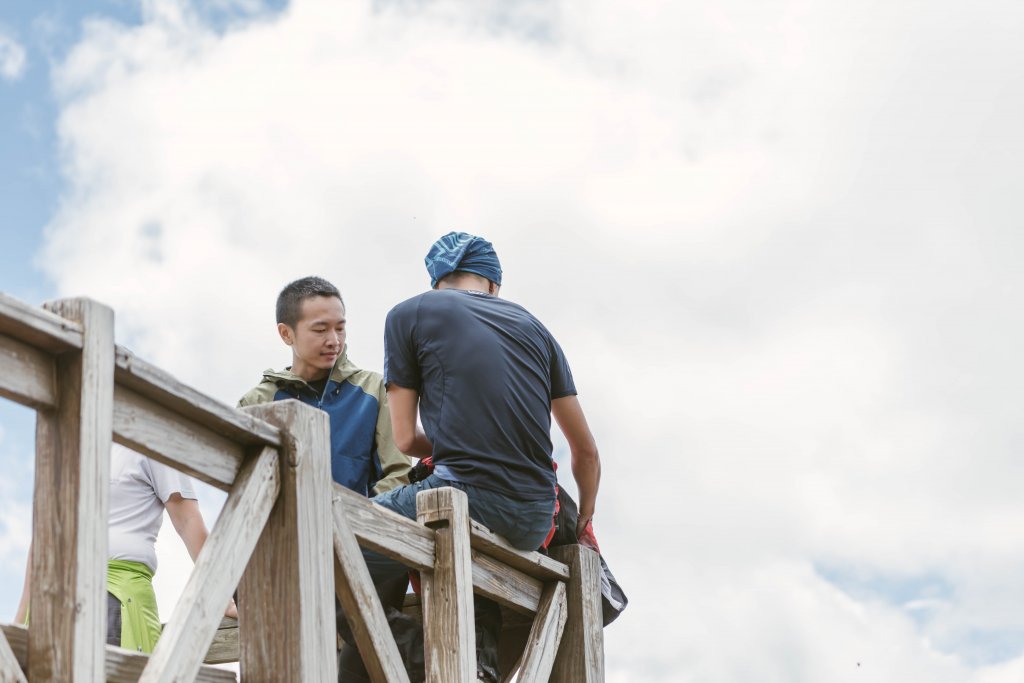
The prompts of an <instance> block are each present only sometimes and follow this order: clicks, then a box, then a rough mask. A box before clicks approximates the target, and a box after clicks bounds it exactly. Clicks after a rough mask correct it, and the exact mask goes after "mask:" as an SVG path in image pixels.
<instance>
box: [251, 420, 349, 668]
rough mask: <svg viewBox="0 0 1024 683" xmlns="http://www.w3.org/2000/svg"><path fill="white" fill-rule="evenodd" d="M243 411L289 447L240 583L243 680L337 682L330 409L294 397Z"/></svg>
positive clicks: (282, 456)
mask: <svg viewBox="0 0 1024 683" xmlns="http://www.w3.org/2000/svg"><path fill="white" fill-rule="evenodd" d="M245 411H246V412H248V413H249V414H251V415H253V416H255V417H257V418H259V419H261V420H265V421H266V422H268V423H270V424H272V425H274V426H275V427H277V428H278V429H279V430H281V432H282V434H283V435H286V436H287V439H286V441H287V443H289V444H293V445H294V450H293V451H292V452H290V453H288V454H287V456H286V454H284V453H282V454H281V457H280V461H281V494H280V496H279V497H278V499H277V504H276V505H275V506H274V509H273V511H272V512H271V513H270V517H269V519H268V520H267V523H266V526H265V528H264V529H263V533H262V535H261V536H260V539H259V543H258V544H257V545H256V548H255V549H254V550H253V553H252V557H251V559H250V560H249V565H248V567H246V570H245V575H244V577H243V578H242V582H241V585H240V586H239V615H238V616H239V627H240V636H241V639H240V643H239V646H240V649H239V663H240V666H241V672H242V678H243V679H244V680H245V681H247V683H263V682H265V683H291V682H294V683H299V682H300V681H334V680H337V678H338V670H337V666H338V664H337V644H336V639H335V623H334V559H333V543H332V536H333V533H332V524H331V522H332V520H331V485H330V482H331V443H330V426H329V421H328V416H327V413H325V412H324V411H322V410H317V409H316V408H313V407H312V406H307V405H305V404H303V403H301V402H299V401H295V400H287V401H275V402H274V403H269V404H265V405H258V406H252V407H250V408H246V409H245Z"/></svg>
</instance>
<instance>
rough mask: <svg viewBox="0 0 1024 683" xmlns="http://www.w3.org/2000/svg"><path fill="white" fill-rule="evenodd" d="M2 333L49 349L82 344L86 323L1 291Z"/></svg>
mask: <svg viewBox="0 0 1024 683" xmlns="http://www.w3.org/2000/svg"><path fill="white" fill-rule="evenodd" d="M0 334H4V335H7V336H9V337H12V338H14V339H17V340H19V341H22V342H24V343H26V344H28V345H29V346H33V347H35V348H37V349H41V350H43V351H47V352H49V353H63V352H65V351H76V350H79V349H81V348H82V324H81V321H79V320H71V319H67V318H64V317H63V316H61V315H60V314H58V313H55V312H53V311H52V309H51V310H45V309H42V308H37V307H35V306H31V305H29V304H26V303H25V302H23V301H19V300H18V299H15V298H14V297H12V296H9V295H7V294H4V293H3V292H0Z"/></svg>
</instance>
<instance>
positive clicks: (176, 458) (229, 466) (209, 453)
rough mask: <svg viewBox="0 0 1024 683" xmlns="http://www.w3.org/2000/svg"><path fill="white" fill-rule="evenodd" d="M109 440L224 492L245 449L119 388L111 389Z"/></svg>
mask: <svg viewBox="0 0 1024 683" xmlns="http://www.w3.org/2000/svg"><path fill="white" fill-rule="evenodd" d="M114 440H115V441H116V442H117V443H120V444H122V445H124V446H127V447H128V448H131V449H132V450H134V451H138V452H139V453H143V454H144V455H147V456H149V457H151V458H153V459H154V460H157V461H159V462H162V463H164V464H166V465H169V466H171V467H173V468H175V469H178V470H181V471H183V472H185V473H186V474H189V475H190V476H193V477H195V478H196V479H199V480H201V481H205V482H206V483H207V484H210V485H211V486H215V487H217V488H219V489H221V490H224V491H228V490H230V489H231V484H232V483H233V482H234V481H235V477H236V476H237V475H238V470H239V468H240V467H241V466H242V461H243V460H244V458H245V454H246V450H247V449H246V447H245V446H242V445H241V444H239V443H238V442H236V441H234V440H232V439H229V438H227V437H224V436H222V435H221V434H219V433H218V432H215V431H213V430H211V429H210V428H208V427H206V426H204V425H202V424H200V423H197V422H194V421H191V420H187V419H185V418H182V417H181V416H180V415H179V414H177V413H174V412H172V411H171V410H169V409H167V408H165V407H164V406H162V405H160V404H159V403H157V402H155V401H153V400H152V399H149V398H146V397H145V396H143V395H142V394H140V393H138V392H136V391H134V390H132V389H129V388H127V387H123V386H117V387H115V388H114Z"/></svg>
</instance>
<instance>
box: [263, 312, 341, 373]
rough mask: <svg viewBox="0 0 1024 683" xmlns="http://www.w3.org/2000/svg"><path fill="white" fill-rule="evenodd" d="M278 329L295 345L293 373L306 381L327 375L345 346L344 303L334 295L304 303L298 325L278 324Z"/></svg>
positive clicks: (293, 347) (293, 348) (287, 340)
mask: <svg viewBox="0 0 1024 683" xmlns="http://www.w3.org/2000/svg"><path fill="white" fill-rule="evenodd" d="M277 331H278V332H279V333H280V335H281V339H282V340H284V343H285V344H288V346H290V347H292V372H294V373H295V374H296V375H298V376H299V377H302V378H303V379H305V380H316V379H321V378H323V377H326V376H327V374H328V373H330V371H331V368H333V367H334V362H335V361H336V360H338V356H340V355H341V352H342V350H343V349H344V348H345V306H344V305H343V304H342V303H341V300H340V299H338V298H337V297H333V296H316V297H310V298H309V299H306V300H304V301H303V302H302V308H301V315H300V317H299V321H298V322H297V323H295V327H294V328H292V327H289V326H288V325H285V324H284V323H279V324H278V326H277Z"/></svg>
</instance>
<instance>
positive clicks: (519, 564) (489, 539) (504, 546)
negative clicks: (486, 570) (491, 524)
mask: <svg viewBox="0 0 1024 683" xmlns="http://www.w3.org/2000/svg"><path fill="white" fill-rule="evenodd" d="M470 533H471V534H472V535H471V542H472V545H473V549H474V550H478V551H480V552H482V553H485V554H487V555H490V556H491V557H493V558H494V559H496V560H501V561H502V562H503V563H504V564H507V565H508V566H510V567H514V568H516V569H518V570H519V571H521V572H523V573H525V574H529V575H530V576H533V577H535V578H538V579H540V580H541V581H552V580H555V579H557V580H560V581H568V580H569V568H568V567H566V566H565V565H564V564H562V563H561V562H559V561H557V560H554V559H552V558H550V557H548V556H546V555H541V554H540V553H538V552H533V551H529V550H518V549H517V548H514V547H512V545H511V544H509V542H508V541H506V540H505V539H504V538H502V537H501V536H499V535H498V534H496V533H494V532H493V531H491V530H490V529H488V528H487V527H485V526H484V525H483V524H481V523H480V522H477V521H476V520H470Z"/></svg>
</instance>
